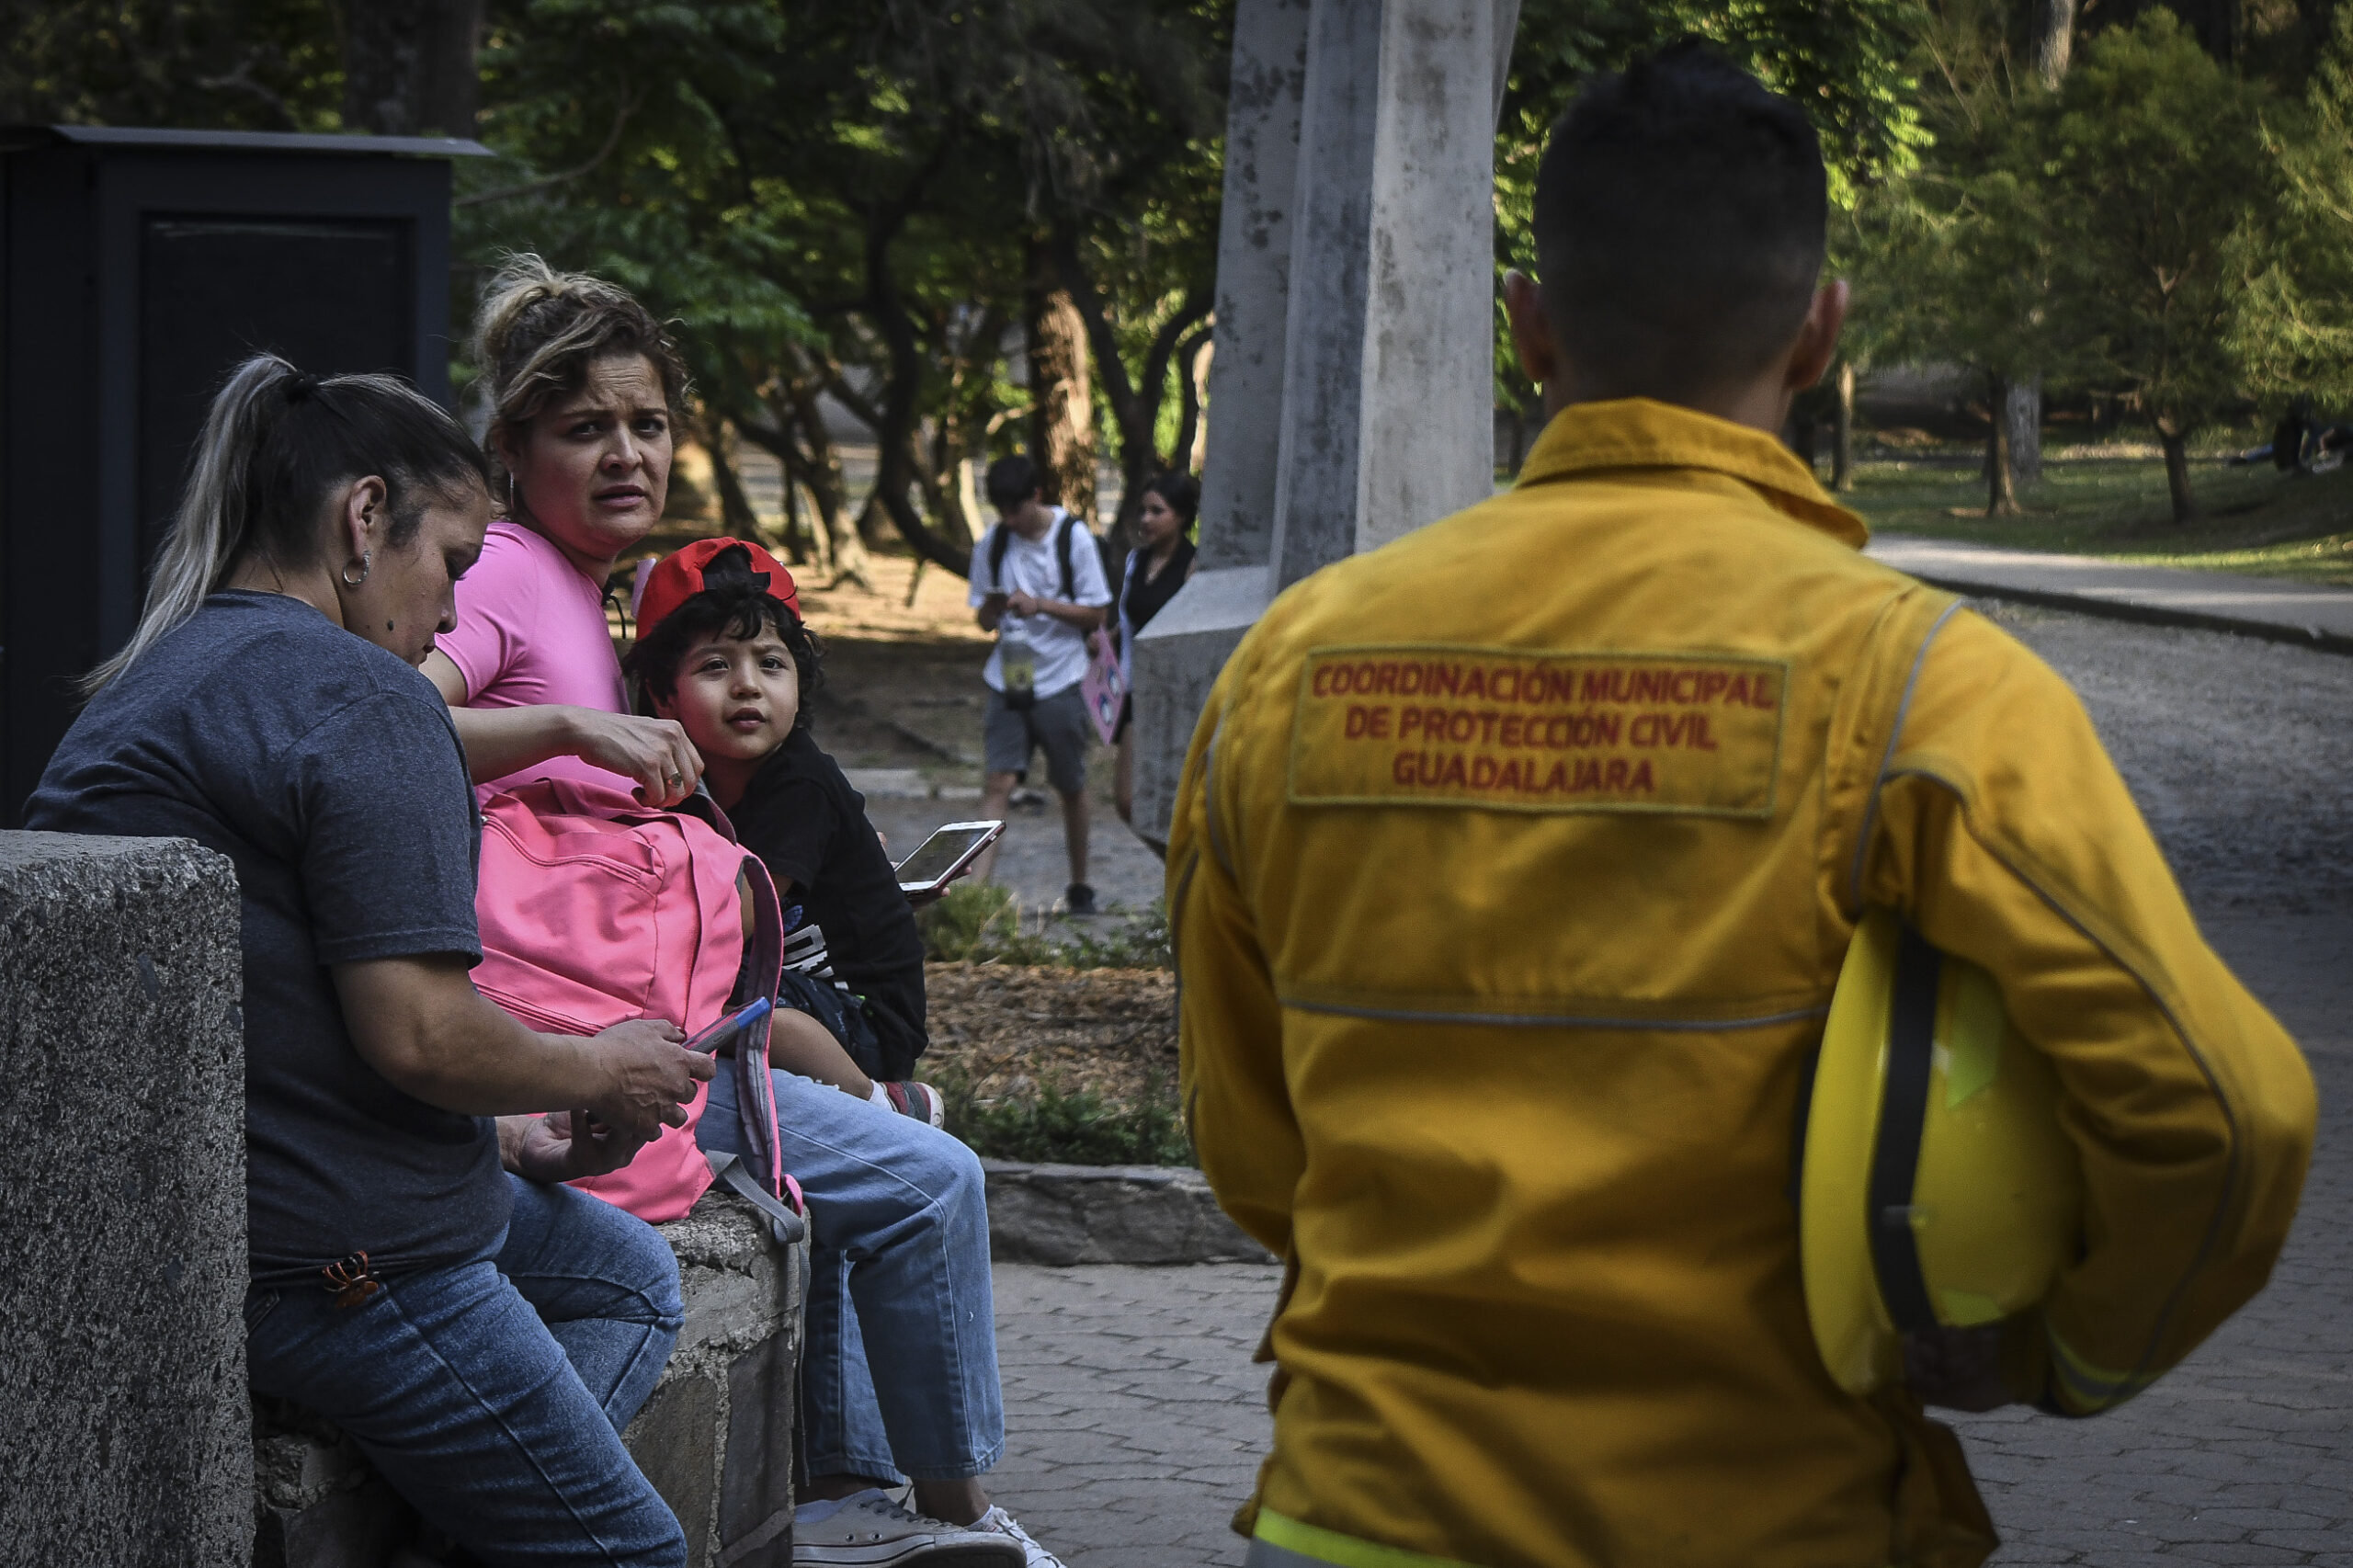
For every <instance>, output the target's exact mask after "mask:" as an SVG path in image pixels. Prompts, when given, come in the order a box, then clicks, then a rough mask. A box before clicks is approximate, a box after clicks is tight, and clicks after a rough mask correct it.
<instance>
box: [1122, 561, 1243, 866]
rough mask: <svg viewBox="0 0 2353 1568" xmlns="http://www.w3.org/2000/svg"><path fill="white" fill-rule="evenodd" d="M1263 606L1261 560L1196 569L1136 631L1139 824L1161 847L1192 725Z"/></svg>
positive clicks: (1139, 830)
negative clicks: (1162, 606)
mask: <svg viewBox="0 0 2353 1568" xmlns="http://www.w3.org/2000/svg"><path fill="white" fill-rule="evenodd" d="M1266 611H1267V569H1266V568H1265V567H1264V566H1228V567H1221V568H1219V569H1217V570H1214V571H1201V572H1196V573H1194V574H1193V580H1192V581H1191V582H1189V583H1188V584H1186V585H1184V586H1183V587H1182V588H1179V589H1178V590H1177V591H1176V597H1175V598H1173V599H1171V600H1169V601H1168V604H1167V606H1166V608H1164V609H1162V610H1161V612H1160V613H1159V614H1158V615H1156V616H1154V617H1153V619H1152V624H1151V625H1149V626H1147V627H1145V628H1144V629H1143V630H1142V631H1139V632H1137V633H1136V650H1135V681H1136V684H1135V719H1134V725H1135V732H1136V740H1135V753H1134V760H1135V791H1136V793H1135V831H1136V833H1137V835H1138V836H1140V837H1141V838H1142V839H1143V841H1144V842H1145V843H1147V844H1149V845H1151V846H1153V847H1154V849H1156V850H1159V851H1160V852H1162V853H1163V854H1165V853H1166V852H1167V848H1168V824H1169V820H1170V818H1171V817H1172V816H1173V815H1174V813H1175V812H1176V787H1177V785H1178V783H1179V782H1181V781H1182V779H1183V777H1184V773H1185V753H1186V749H1187V748H1188V746H1190V745H1191V744H1192V742H1193V726H1194V725H1195V724H1197V723H1199V722H1200V717H1201V709H1202V707H1203V705H1204V704H1206V703H1207V702H1208V701H1209V697H1210V688H1211V687H1213V686H1215V685H1216V684H1217V677H1218V673H1219V672H1220V671H1222V670H1223V669H1224V668H1225V661H1226V660H1227V658H1229V657H1230V656H1231V655H1232V654H1233V650H1234V649H1235V648H1236V647H1238V646H1240V644H1241V642H1242V636H1243V633H1245V632H1246V631H1249V630H1250V628H1251V627H1252V626H1254V625H1256V623H1257V619H1258V618H1259V617H1260V616H1261V615H1264V614H1265V613H1266Z"/></svg>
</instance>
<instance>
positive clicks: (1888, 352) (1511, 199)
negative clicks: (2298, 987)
mask: <svg viewBox="0 0 2353 1568" xmlns="http://www.w3.org/2000/svg"><path fill="white" fill-rule="evenodd" d="M1233 3H1234V0H1121V3H1120V4H1117V5H1112V4H1107V3H1104V0H824V3H819V0H370V3H369V5H367V6H361V5H359V3H358V0H0V37H5V38H6V43H7V48H6V51H5V54H0V112H5V113H6V115H7V116H8V118H9V119H15V120H44V119H64V120H79V121H95V122H106V123H118V124H174V125H187V126H199V127H217V128H222V129H238V130H300V131H335V130H378V131H418V130H436V129H438V130H442V131H450V132H452V133H458V134H464V133H467V132H468V131H473V132H475V133H478V134H479V135H480V136H481V137H482V138H483V140H485V141H486V142H488V143H489V144H490V145H491V146H492V148H493V149H494V151H495V152H496V153H498V154H499V156H498V157H497V159H496V160H494V161H490V160H483V161H475V162H471V163H469V164H468V165H463V166H461V167H460V176H459V177H460V191H459V197H458V200H459V208H458V218H459V227H458V237H459V241H460V252H461V256H462V258H463V261H464V264H465V268H466V274H465V277H464V278H461V279H460V283H461V287H460V289H459V290H457V291H456V296H457V303H458V308H459V309H460V311H462V310H464V309H465V308H467V307H468V306H469V305H470V303H471V297H470V290H469V289H468V288H466V287H464V286H462V285H463V284H464V283H465V282H466V280H467V278H475V277H479V276H481V275H482V274H483V272H484V271H485V270H486V269H487V268H488V267H491V266H492V265H494V262H495V260H496V258H497V256H499V254H500V253H501V252H502V251H504V250H507V249H526V248H528V249H534V250H538V251H540V252H542V253H544V254H546V255H547V256H549V257H550V259H551V260H552V261H554V262H556V263H557V264H559V265H563V266H572V267H586V268H589V269H592V270H595V271H597V272H600V273H603V274H605V275H607V276H609V277H612V278H615V279H617V280H619V281H620V282H623V283H625V284H627V285H628V286H629V287H631V288H632V289H634V290H637V291H638V292H640V293H641V294H642V296H643V297H644V298H645V299H646V300H647V301H648V302H649V303H651V304H652V305H654V308H656V309H657V310H658V311H660V312H663V313H664V314H665V315H666V316H669V317H671V318H673V319H675V320H676V321H677V322H678V323H679V324H680V330H681V335H682V338H683V341H684V343H685V345H686V347H687V348H688V354H689V357H690V360H691V363H692V367H693V369H694V373H695V378H696V382H697V385H698V388H699V394H700V398H701V406H702V410H703V414H704V416H705V425H706V429H705V431H704V434H705V436H706V437H707V438H708V439H707V444H708V445H709V447H710V450H711V453H712V456H713V460H714V464H715V472H716V476H717V478H718V480H719V488H720V490H721V493H722V502H723V503H724V504H725V506H727V509H728V517H729V520H730V522H731V524H732V525H734V526H740V527H749V526H751V522H752V519H751V518H750V515H749V508H748V506H747V504H746V503H745V501H744V499H743V494H742V487H741V485H740V484H738V483H736V481H735V478H734V475H733V471H732V467H731V463H732V458H731V455H730V454H732V453H734V452H736V451H738V450H739V448H740V444H742V443H748V444H750V445H752V446H754V447H757V448H761V449H766V450H767V451H768V452H771V453H773V454H774V455H775V457H776V458H777V459H778V460H779V462H780V463H781V464H782V466H783V468H784V471H785V472H786V474H787V475H788V479H789V483H790V486H791V488H792V492H793V493H794V494H797V495H799V496H801V497H802V498H803V499H804V500H805V502H806V507H805V510H806V514H807V516H808V517H810V518H811V519H812V520H813V525H812V526H811V527H810V528H807V529H806V530H805V531H795V532H792V533H791V534H790V537H788V538H786V539H784V540H779V541H778V542H779V543H780V544H782V545H784V546H785V547H787V548H789V549H790V550H792V551H794V552H795V553H796V554H798V555H799V556H800V557H801V558H802V559H804V560H809V559H816V560H820V561H822V562H825V563H828V564H830V566H831V567H832V568H833V569H834V570H835V571H836V572H846V573H849V574H856V573H857V572H858V569H859V562H860V561H861V559H862V555H861V551H862V548H863V545H864V544H865V543H870V542H872V541H874V540H879V539H880V538H881V537H882V536H883V534H885V533H886V532H887V533H889V534H892V535H895V536H897V537H899V538H901V539H904V540H905V541H906V543H907V544H908V546H909V547H910V548H912V549H914V550H915V551H917V552H918V553H920V554H921V555H922V556H924V557H925V558H926V559H928V560H930V561H934V562H939V563H940V564H942V565H944V566H948V567H950V568H953V569H957V570H962V569H963V568H964V566H965V564H966V562H967V561H968V560H969V556H970V551H971V549H972V540H973V537H974V534H975V532H976V531H977V525H978V523H979V521H980V519H978V518H977V517H974V516H973V515H972V513H973V511H974V506H973V502H972V495H971V482H970V472H971V468H972V464H974V463H976V462H980V461H984V460H987V459H989V458H991V457H994V456H996V455H1000V454H1002V453H1005V452H1007V451H1011V450H1015V449H1036V450H1037V453H1038V455H1039V456H1040V458H1041V460H1043V461H1044V464H1045V466H1046V468H1047V470H1048V472H1049V473H1050V476H1051V483H1054V484H1056V485H1059V486H1061V487H1062V488H1063V489H1064V490H1065V491H1067V492H1068V498H1069V499H1070V500H1072V501H1073V502H1074V504H1078V505H1082V506H1083V505H1086V504H1088V503H1089V502H1090V500H1091V497H1092V494H1093V489H1094V475H1095V472H1096V463H1097V459H1098V455H1099V456H1102V457H1106V458H1108V459H1109V460H1112V461H1113V463H1114V464H1115V466H1116V469H1117V472H1119V474H1120V477H1121V480H1122V482H1123V483H1122V488H1123V491H1124V492H1125V494H1128V495H1129V496H1131V497H1132V496H1133V495H1134V494H1135V493H1136V491H1137V490H1138V488H1139V486H1140V484H1141V483H1142V481H1143V480H1144V479H1146V478H1147V477H1149V475H1150V474H1152V473H1153V472H1155V471H1156V470H1157V469H1159V468H1161V467H1162V466H1164V465H1172V464H1185V463H1188V462H1190V461H1191V460H1192V458H1193V455H1194V453H1195V451H1196V450H1197V440H1196V437H1197V434H1198V431H1199V419H1200V400H1199V375H1198V372H1199V368H1200V366H1201V365H1202V363H1203V362H1204V361H1203V359H1202V356H1203V354H1204V353H1205V351H1206V347H1207V344H1208V342H1209V329H1210V326H1211V321H1210V303H1211V299H1212V298H1213V293H1214V290H1213V283H1214V278H1213V268H1214V264H1215V255H1216V238H1217V218H1218V200H1219V187H1220V179H1221V175H1222V163H1221V153H1220V143H1221V136H1222V127H1223V114H1224V105H1223V94H1224V78H1225V72H1226V62H1227V59H1228V54H1229V51H1230V48H1231V33H1232V12H1233ZM2348 15H2353V7H2347V8H2345V11H2344V12H2343V13H2341V12H2340V8H2339V7H2338V6H2337V5H2336V0H2290V3H2289V4H2287V5H2284V6H2256V5H2255V4H2253V0H2089V3H2088V4H2085V5H2083V6H2081V7H2080V8H2079V7H2078V6H2077V5H2075V3H2074V0H1642V3H1638V0H1525V3H1524V5H1523V6H1522V7H1521V12H1520V20H1519V28H1518V35H1517V39H1516V42H1515V48H1514V51H1513V56H1512V63H1511V69H1510V74H1509V78H1508V85H1507V89H1506V97H1505V102H1504V106H1503V113H1502V116H1501V120H1500V124H1499V127H1498V130H1497V133H1496V159H1495V166H1496V185H1495V215H1496V236H1495V256H1496V262H1497V267H1498V271H1499V272H1500V270H1501V269H1502V268H1505V267H1522V268H1527V269H1532V268H1533V266H1534V254H1533V243H1532V238H1531V236H1530V234H1529V216H1530V208H1531V205H1532V199H1533V187H1534V176H1535V170H1536V164H1537V160H1538V157H1539V155H1540V151H1541V148H1542V145H1543V140H1544V137H1545V134H1546V132H1547V131H1548V130H1549V128H1550V126H1551V124H1552V121H1553V120H1554V119H1556V118H1557V116H1558V115H1559V114H1560V113H1561V112H1562V110H1563V108H1565V107H1566V106H1567V104H1568V103H1569V101H1570V100H1571V99H1572V97H1574V94H1575V92H1576V91H1577V89H1578V87H1579V86H1580V85H1582V84H1583V83H1584V81H1585V80H1586V78H1587V77H1588V76H1590V75H1591V74H1593V73H1594V72H1596V71H1599V70H1605V69H1610V68H1615V67H1617V66H1620V65H1622V64H1624V63H1625V62H1628V61H1630V60H1631V59H1632V58H1633V57H1634V56H1636V55H1637V54H1639V53H1640V52H1642V51H1646V50H1650V49H1654V48H1656V47H1658V46H1660V45H1662V44H1664V43H1665V42H1668V41H1670V40H1674V39H1677V38H1680V37H1686V36H1698V37H1702V38H1706V39H1709V40H1713V41H1714V42H1715V43H1716V44H1717V45H1718V46H1719V47H1721V48H1722V50H1723V51H1725V52H1727V53H1728V54H1730V55H1731V56H1732V57H1733V58H1734V59H1735V60H1738V61H1740V62H1743V63H1745V64H1746V65H1748V66H1749V67H1751V68H1752V69H1754V70H1756V72H1757V73H1758V74H1759V75H1760V76H1762V77H1763V78H1764V79H1765V80H1766V81H1767V82H1768V83H1769V84H1770V85H1773V86H1775V87H1777V88H1778V89H1779V90H1781V91H1783V92H1786V93H1788V94H1789V95H1790V96H1791V97H1793V98H1795V99H1796V100H1797V101H1798V102H1799V103H1800V104H1802V106H1804V108H1806V110H1807V112H1808V113H1809V114H1810V115H1811V116H1812V118H1813V121H1814V123H1815V125H1816V127H1817V129H1818V130H1819V131H1820V132H1821V134H1822V138H1823V144H1824V153H1825V155H1826V157H1827V160H1828V163H1829V168H1830V177H1831V185H1832V192H1833V198H1834V207H1835V216H1834V222H1833V233H1832V245H1831V251H1832V265H1833V267H1835V268H1836V269H1837V270H1838V271H1840V272H1841V273H1843V274H1845V275H1847V276H1848V277H1849V278H1852V279H1853V281H1854V283H1855V287H1856V303H1855V310H1854V312H1853V314H1852V317H1851V318H1850V320H1851V324H1850V328H1849V333H1848V337H1847V356H1848V363H1849V365H1851V364H1853V363H1855V362H1858V361H1862V362H1869V363H1894V362H1898V361H1908V362H1912V363H1916V364H1933V365H1942V366H1949V367H1956V368H1961V369H1967V370H1970V371H1972V373H1974V374H1977V375H1979V376H1981V377H1982V378H1983V379H1984V384H1985V386H1986V388H1987V402H1988V406H1989V407H1992V406H1994V405H1995V404H1996V403H2000V401H2001V394H2002V390H2003V389H2004V388H2009V389H2012V390H2014V391H2015V390H2016V389H2018V388H2029V387H2038V386H2048V387H2050V388H2051V389H2052V391H2053V392H2054V393H2057V394H2063V395H2075V396H2082V395H2086V394H2096V395H2097V396H2098V397H2100V398H2102V399H2105V400H2108V402H2109V403H2110V404H2111V405H2113V406H2119V407H2122V408H2125V409H2128V410H2131V411H2133V412H2134V413H2136V414H2137V415H2138V416H2140V417H2141V418H2143V419H2144V420H2145V421H2146V422H2147V423H2148V424H2149V426H2150V427H2151V429H2152V430H2153V431H2154V433H2155V434H2156V436H2157V437H2158V439H2159V441H2160V443H2161V444H2164V445H2165V446H2166V449H2167V450H2168V453H2169V454H2172V455H2174V456H2175V457H2176V458H2177V459H2178V449H2179V448H2180V446H2181V444H2182V443H2183V442H2184V441H2186V440H2187V439H2188V436H2189V434H2190V433H2192V432H2194V431H2196V430H2198V429H2200V428H2204V427H2209V426H2211V424H2212V423H2213V422H2214V421H2216V420H2218V419H2237V418H2242V417H2245V415H2246V413H2247V412H2248V411H2249V410H2251V409H2252V408H2253V406H2254V404H2255V403H2256V400H2268V399H2285V398H2288V397H2291V396H2296V395H2299V394H2305V395H2310V396H2313V397H2316V398H2320V399H2324V400H2329V401H2335V402H2339V403H2343V402H2353V303H2349V302H2348V301H2353V243H2348V242H2353V173H2348V169H2353V159H2348V157H2347V153H2348V151H2353V20H2348ZM1497 326H1498V330H1497V334H1496V358H1495V365H1496V375H1495V390H1496V397H1497V402H1498V405H1499V406H1500V407H1502V408H1504V409H1506V410H1510V411H1514V412H1517V413H1518V414H1520V415H1528V414H1530V413H1532V411H1533V410H1534V407H1535V403H1536V400H1535V395H1534V393H1535V389H1533V388H1531V387H1529V386H1528V385H1527V384H1526V383H1525V381H1522V380H1521V378H1520V377H1519V375H1518V370H1517V369H1516V367H1515V365H1514V364H1513V361H1512V358H1511V355H1510V352H1509V347H1508V341H1507V338H1506V335H1505V334H1504V333H1503V331H1502V330H1501V326H1502V324H1501V319H1500V312H1498V322H1497ZM463 374H464V367H462V366H460V377H461V379H462V376H463ZM1848 380H1849V381H1851V371H1850V372H1849V375H1848ZM829 409H830V410H834V411H836V412H835V413H834V414H833V415H832V416H831V418H830V420H829V418H828V415H827V411H828V410H829ZM845 415H847V418H849V419H850V420H851V421H853V422H854V424H855V426H858V427H860V428H861V429H862V431H863V433H864V436H865V437H867V438H870V440H871V443H872V445H873V448H874V450H875V452H876V454H877V466H878V469H879V473H878V482H877V483H876V484H875V485H874V486H873V487H872V491H871V494H870V497H869V498H868V499H867V501H866V503H865V506H864V509H863V510H862V511H860V510H858V507H857V505H856V503H855V502H854V500H853V498H852V496H851V495H850V493H849V492H850V487H849V485H848V484H847V481H846V478H845V472H844V465H843V459H842V454H841V451H840V450H839V449H838V447H837V445H836V442H835V431H836V430H837V429H838V427H839V425H840V421H841V419H842V418H843V417H844V416H845ZM1994 423H1995V424H1996V425H1999V424H2000V420H1999V419H1998V418H1997V419H1995V421H1994ZM1098 448H1099V453H1098ZM2175 467H2176V469H2177V475H2178V476H2179V483H2178V484H2177V491H2176V497H2175V499H2176V505H2177V509H2179V510H2181V511H2183V512H2184V513H2186V512H2187V511H2188V508H2189V506H2190V504H2191V498H2190V496H2189V494H2188V481H2187V477H2186V472H2182V471H2181V468H2180V463H2179V461H2178V460H2177V461H2176V463H2175ZM1994 469H1995V477H1996V481H1997V483H1996V484H1995V492H1994V494H1995V503H1996V504H1997V505H1998V504H2000V501H2001V497H2002V495H2003V494H2004V484H2003V483H2002V475H2003V473H2004V472H2005V471H2004V469H2003V464H2002V462H2001V461H2000V460H1998V459H1997V460H1996V461H1995V464H1994Z"/></svg>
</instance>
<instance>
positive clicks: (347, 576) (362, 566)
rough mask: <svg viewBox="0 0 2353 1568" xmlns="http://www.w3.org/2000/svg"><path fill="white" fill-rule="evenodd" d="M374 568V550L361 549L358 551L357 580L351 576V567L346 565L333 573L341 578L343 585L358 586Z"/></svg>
mask: <svg viewBox="0 0 2353 1568" xmlns="http://www.w3.org/2000/svg"><path fill="white" fill-rule="evenodd" d="M375 569H376V552H375V551H372V550H363V551H360V552H359V576H358V580H357V581H355V580H354V579H353V578H352V575H351V568H350V567H349V566H346V567H344V569H343V570H342V571H340V572H338V573H336V574H335V575H336V576H338V577H340V578H342V579H343V585H344V586H345V587H347V588H356V587H358V586H359V585H360V584H361V583H365V582H366V581H367V580H368V574H369V573H370V572H372V571H374V570H375Z"/></svg>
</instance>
